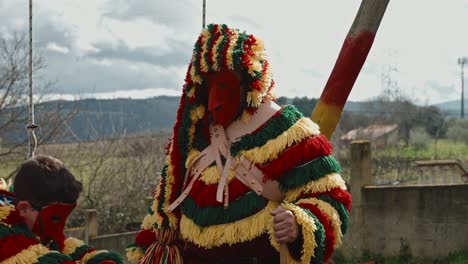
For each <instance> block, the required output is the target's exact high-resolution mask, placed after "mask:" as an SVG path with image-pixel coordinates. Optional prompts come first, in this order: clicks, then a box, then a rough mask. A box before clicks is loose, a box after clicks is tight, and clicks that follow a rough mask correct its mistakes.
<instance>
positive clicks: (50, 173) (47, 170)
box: [13, 155, 82, 207]
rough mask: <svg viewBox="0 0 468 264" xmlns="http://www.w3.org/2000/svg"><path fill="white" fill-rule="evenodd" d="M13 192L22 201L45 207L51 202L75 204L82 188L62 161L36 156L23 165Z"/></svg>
mask: <svg viewBox="0 0 468 264" xmlns="http://www.w3.org/2000/svg"><path fill="white" fill-rule="evenodd" d="M13 189H14V193H15V195H16V198H17V199H18V200H19V201H29V202H31V203H33V204H35V205H36V206H38V207H42V206H45V205H47V204H49V203H52V202H61V203H67V204H73V203H76V201H77V200H78V197H79V196H80V192H81V190H82V185H81V183H80V182H79V181H77V180H76V179H75V177H74V176H73V175H72V173H71V172H70V171H69V170H68V169H67V168H66V167H65V164H63V162H62V161H60V160H58V159H56V158H54V157H51V156H46V155H37V156H35V157H34V158H30V159H28V160H26V161H25V162H23V164H21V167H20V169H19V171H18V173H17V174H16V176H15V179H14V182H13Z"/></svg>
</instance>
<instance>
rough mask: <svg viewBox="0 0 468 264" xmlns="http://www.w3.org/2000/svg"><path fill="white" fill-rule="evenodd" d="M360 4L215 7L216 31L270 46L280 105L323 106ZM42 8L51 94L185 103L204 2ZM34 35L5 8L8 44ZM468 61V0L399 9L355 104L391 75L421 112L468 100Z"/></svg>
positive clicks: (39, 22) (13, 0)
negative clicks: (296, 101) (286, 101)
mask: <svg viewBox="0 0 468 264" xmlns="http://www.w3.org/2000/svg"><path fill="white" fill-rule="evenodd" d="M359 4H360V1H357V0H342V1H337V0H329V1H312V0H295V1H275V0H237V1H230V0H207V22H208V23H211V22H214V23H225V24H228V25H229V26H231V27H234V28H239V29H241V30H245V31H247V32H248V33H252V34H254V35H256V36H257V37H260V38H262V39H263V40H264V42H265V47H266V49H267V52H268V55H269V58H270V61H271V64H272V66H273V70H274V75H275V80H276V83H277V86H276V93H277V94H278V95H279V96H288V97H294V96H300V97H302V96H308V97H319V96H320V94H321V91H322V89H323V87H324V85H325V83H326V81H327V78H328V76H329V74H330V72H331V70H332V68H333V65H334V63H335V60H336V57H337V55H338V53H339V50H340V48H341V45H342V43H343V40H344V38H345V36H346V33H347V32H348V30H349V27H350V26H351V24H352V22H353V19H354V16H355V14H356V12H357V10H358V8H359ZM34 5H35V6H34V16H35V17H34V23H35V26H34V27H35V28H34V30H35V49H36V52H38V53H41V54H42V56H43V57H44V58H45V60H46V62H47V68H46V69H45V70H44V71H43V72H42V74H43V78H45V79H48V80H52V81H55V85H54V86H53V88H52V90H51V91H50V92H52V93H55V94H61V96H62V97H67V96H68V95H70V94H71V95H78V96H83V95H90V94H95V95H96V96H97V97H115V96H118V97H130V96H132V97H134V98H142V97H145V96H153V95H159V94H168V95H180V91H181V87H182V83H183V79H184V76H185V71H186V69H187V65H188V62H189V61H190V56H191V54H192V48H193V44H194V42H195V40H196V38H197V36H198V34H199V33H200V29H201V21H202V19H201V14H202V12H201V10H202V0H177V1H175V0H81V1H76V0H40V1H35V2H34ZM27 27H28V1H26V0H22V1H19V0H0V35H1V36H2V37H6V38H8V37H9V36H11V35H12V34H13V33H14V32H27ZM460 56H468V0H450V1H432V0H411V1H403V0H391V1H390V4H389V6H388V8H387V11H386V14H385V15H384V18H383V21H382V23H381V25H380V28H379V31H378V33H377V36H376V40H375V42H374V45H373V47H372V49H371V51H370V53H369V56H368V58H367V61H366V63H365V65H364V68H363V70H362V71H361V74H360V76H359V78H358V80H357V82H356V84H355V86H354V88H353V91H352V92H351V95H350V97H349V100H353V101H363V100H366V99H369V98H373V97H376V96H378V95H380V94H381V93H382V73H386V74H387V75H389V76H390V77H391V80H392V81H393V82H394V83H397V84H398V86H399V87H400V89H401V90H402V92H403V93H405V94H406V95H407V96H409V97H410V98H412V99H413V100H415V101H416V102H418V103H420V104H426V103H429V104H432V103H439V102H443V101H448V100H459V98H460V90H461V88H460V83H461V81H460V66H459V65H458V64H457V59H458V57H460ZM389 68H393V69H396V70H388V69H389ZM466 68H468V66H467V67H466ZM466 68H465V69H466ZM465 75H468V70H467V71H466V74H465ZM467 79H468V78H467ZM467 83H468V81H467ZM467 97H468V96H467Z"/></svg>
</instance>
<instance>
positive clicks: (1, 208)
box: [0, 204, 16, 223]
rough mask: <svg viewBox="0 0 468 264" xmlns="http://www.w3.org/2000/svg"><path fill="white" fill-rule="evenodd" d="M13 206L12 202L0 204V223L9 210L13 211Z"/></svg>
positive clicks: (8, 213)
mask: <svg viewBox="0 0 468 264" xmlns="http://www.w3.org/2000/svg"><path fill="white" fill-rule="evenodd" d="M15 210H16V209H15V206H13V205H12V204H5V205H2V206H0V223H1V222H2V221H3V220H5V219H6V218H7V217H8V216H9V215H10V213H11V212H13V211H15Z"/></svg>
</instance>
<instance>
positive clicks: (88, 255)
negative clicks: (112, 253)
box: [81, 250, 108, 264]
mask: <svg viewBox="0 0 468 264" xmlns="http://www.w3.org/2000/svg"><path fill="white" fill-rule="evenodd" d="M106 252H108V251H107V250H96V251H92V252H89V253H87V254H85V255H84V256H83V258H81V262H82V263H84V264H86V262H88V261H89V260H90V259H92V258H94V257H95V256H97V255H99V254H101V253H106Z"/></svg>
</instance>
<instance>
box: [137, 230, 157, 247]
mask: <svg viewBox="0 0 468 264" xmlns="http://www.w3.org/2000/svg"><path fill="white" fill-rule="evenodd" d="M154 241H156V234H155V233H154V232H153V231H152V230H149V229H146V230H145V229H143V230H141V231H140V232H138V234H137V235H136V238H135V243H136V244H137V245H138V246H140V247H148V246H150V245H151V244H152V243H153V242H154Z"/></svg>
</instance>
